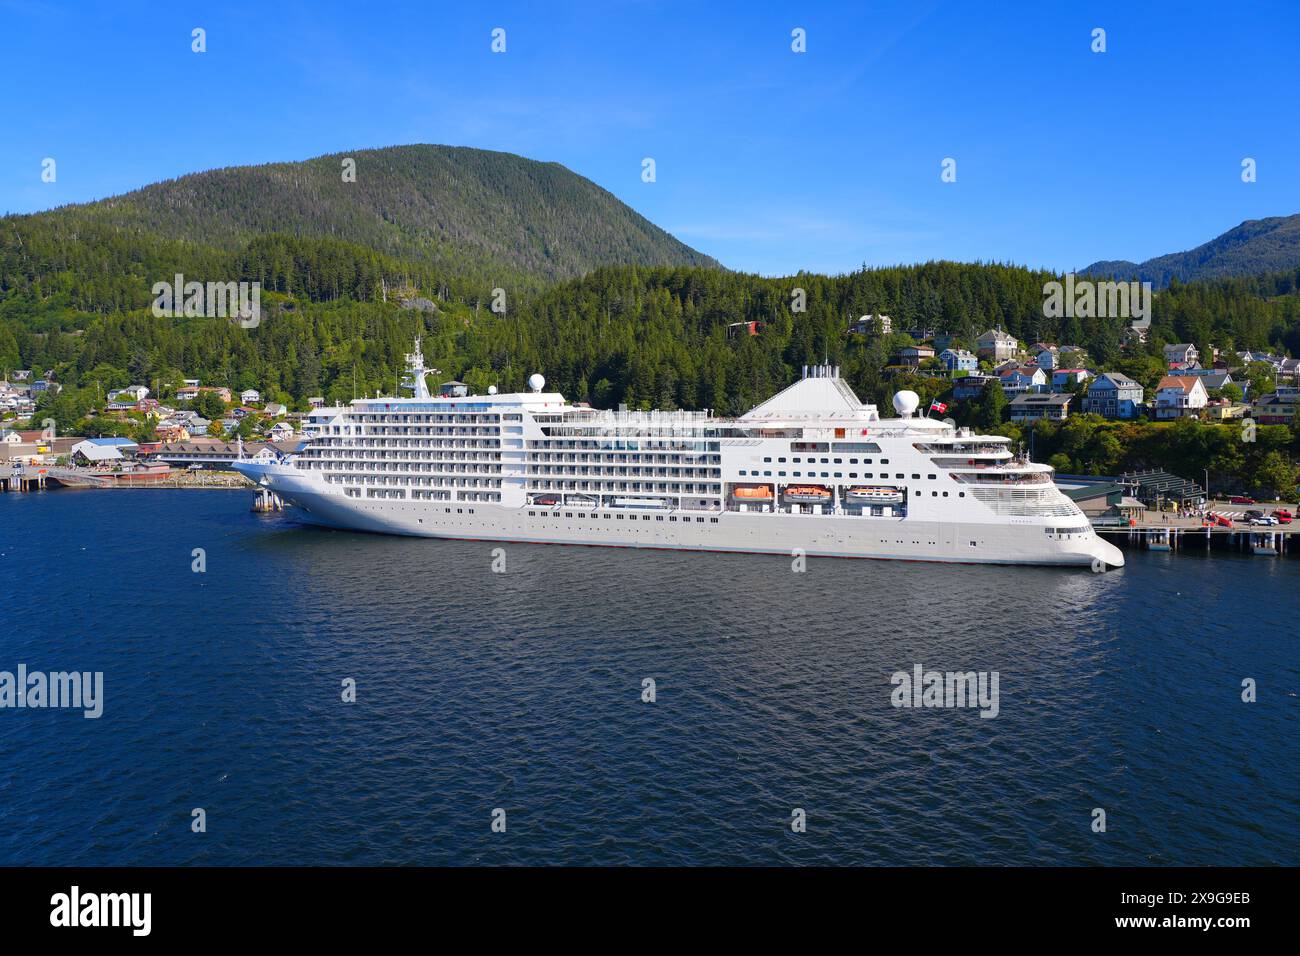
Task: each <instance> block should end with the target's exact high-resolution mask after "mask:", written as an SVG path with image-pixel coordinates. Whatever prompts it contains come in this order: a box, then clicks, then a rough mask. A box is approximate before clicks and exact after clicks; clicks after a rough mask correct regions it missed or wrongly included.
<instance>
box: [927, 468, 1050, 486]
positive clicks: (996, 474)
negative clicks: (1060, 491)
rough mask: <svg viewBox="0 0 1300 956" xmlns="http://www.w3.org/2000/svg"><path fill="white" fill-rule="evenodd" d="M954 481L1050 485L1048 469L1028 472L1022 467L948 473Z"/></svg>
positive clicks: (969, 483) (985, 483)
mask: <svg viewBox="0 0 1300 956" xmlns="http://www.w3.org/2000/svg"><path fill="white" fill-rule="evenodd" d="M949 474H950V475H951V476H952V478H953V480H954V481H958V482H961V483H962V484H964V485H1043V486H1050V485H1051V484H1052V471H1051V469H1050V468H1048V469H1045V470H1043V471H1028V470H1026V469H1025V468H1024V466H1020V467H1017V468H1010V467H992V466H991V467H988V468H976V469H971V470H967V471H953V472H949Z"/></svg>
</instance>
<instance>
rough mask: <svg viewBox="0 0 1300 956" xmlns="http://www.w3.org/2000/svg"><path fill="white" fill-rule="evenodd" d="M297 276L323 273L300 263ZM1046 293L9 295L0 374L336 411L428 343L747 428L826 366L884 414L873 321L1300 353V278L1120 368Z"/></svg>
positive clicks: (1015, 271) (971, 276) (1213, 315)
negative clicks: (164, 302) (860, 330)
mask: <svg viewBox="0 0 1300 956" xmlns="http://www.w3.org/2000/svg"><path fill="white" fill-rule="evenodd" d="M278 241H279V240H277V242H278ZM268 242H269V240H268ZM329 249H330V252H331V253H333V254H337V255H340V256H342V255H344V254H345V253H346V251H347V247H344V246H342V245H340V246H338V247H329ZM302 264H303V268H304V269H305V270H308V271H310V270H315V269H319V268H320V265H319V263H318V262H317V261H316V260H315V259H314V258H310V257H309V258H305V259H304V260H303V263H302ZM1050 278H1052V277H1051V276H1050V275H1049V274H1046V273H1037V272H1030V271H1028V270H1025V269H1020V268H1014V267H1010V266H1001V265H971V264H958V263H950V262H935V263H927V264H925V265H920V266H907V267H892V268H885V269H869V270H864V271H861V272H856V273H852V274H850V275H846V276H836V277H827V276H818V275H807V274H805V275H798V276H792V277H788V278H783V279H768V278H760V277H757V276H752V275H745V274H740V273H730V272H725V271H722V270H716V269H687V268H675V269H674V268H662V267H661V268H645V267H634V266H623V267H608V268H603V269H598V270H596V271H595V272H593V273H591V274H590V275H588V276H585V277H583V278H581V279H576V280H571V281H569V282H565V283H562V284H560V285H557V286H554V287H552V288H550V289H547V290H545V291H544V292H541V293H539V294H537V295H536V296H533V297H530V298H527V299H525V300H523V301H522V302H521V303H519V304H518V305H517V306H513V307H512V308H511V309H510V310H509V311H507V312H506V313H505V314H504V315H497V314H494V313H492V312H490V311H488V310H487V309H481V310H478V311H477V312H476V311H475V310H474V309H473V308H472V307H471V306H469V305H466V304H464V303H460V302H455V301H452V302H442V303H441V307H440V308H439V310H438V311H437V312H432V313H422V312H416V311H413V310H404V309H402V308H400V307H398V306H397V305H395V304H393V303H392V302H388V303H383V302H374V301H357V300H354V299H352V298H349V297H343V298H322V299H316V298H313V297H312V296H311V295H310V294H308V293H298V294H295V295H282V294H279V293H275V292H267V293H265V294H264V295H263V321H262V323H261V325H260V326H259V327H258V328H255V329H244V328H240V327H239V326H238V325H237V324H232V323H230V322H228V321H225V320H221V319H208V318H201V317H198V318H174V319H170V318H165V319H159V318H155V317H154V316H153V315H151V314H150V313H149V311H148V310H147V309H144V308H141V309H135V310H129V311H121V312H113V313H111V314H107V315H98V316H96V315H90V314H85V313H77V312H75V311H72V310H68V309H66V308H64V309H63V310H62V311H61V312H59V313H58V314H57V315H56V314H54V312H53V311H52V309H54V306H53V305H52V302H53V301H54V300H46V301H36V300H33V299H32V298H31V297H30V296H27V295H23V296H17V295H15V296H11V297H9V298H8V299H5V298H3V297H0V318H3V320H4V321H3V324H0V364H3V365H6V366H9V367H14V366H19V367H34V368H38V369H45V368H53V369H55V371H56V375H57V377H58V378H59V380H60V381H62V382H64V383H66V384H67V385H68V386H72V387H75V386H87V385H95V386H98V387H100V388H101V389H106V388H108V387H112V386H117V385H125V384H129V383H131V382H145V383H151V384H152V383H156V382H166V381H179V379H180V378H181V377H182V375H184V376H185V377H198V378H202V379H205V380H207V381H213V382H220V383H223V384H229V385H231V386H238V387H240V388H246V387H254V388H258V389H259V390H261V391H262V392H263V394H264V395H267V396H276V397H282V398H284V399H288V400H291V401H295V402H300V401H301V400H302V399H304V398H305V397H306V396H308V395H316V394H323V395H326V396H327V397H330V398H332V399H339V400H347V399H350V398H352V397H354V396H355V395H361V394H369V393H372V392H374V391H375V390H376V389H382V390H384V391H385V392H389V393H391V392H392V391H393V389H394V388H395V387H396V384H397V375H398V372H399V370H400V366H401V362H402V355H403V354H404V353H405V352H406V351H408V350H409V348H410V343H411V340H412V339H413V337H414V336H415V335H416V334H417V333H419V334H422V335H423V336H424V338H425V346H424V351H425V354H426V356H428V358H429V359H430V361H431V362H432V364H434V365H436V366H437V367H438V368H440V369H441V370H442V371H443V373H444V374H445V375H446V376H448V377H451V376H455V377H458V378H461V379H463V380H465V381H467V382H469V383H470V384H471V385H474V386H475V387H477V388H485V387H486V386H488V385H491V384H495V385H498V386H499V387H501V388H502V389H503V390H506V389H522V388H523V387H524V381H525V379H526V378H527V376H528V375H529V374H530V373H532V372H535V371H541V372H543V373H544V374H545V375H546V376H547V378H548V379H549V380H550V382H551V383H552V385H553V386H554V387H555V388H557V389H558V390H560V391H563V392H564V393H565V394H567V395H568V396H569V397H571V398H573V399H576V400H587V401H591V402H592V403H594V404H596V405H598V406H603V407H611V406H615V405H617V404H618V403H620V402H626V403H628V404H629V405H631V406H634V407H661V408H672V407H683V408H704V407H708V408H714V409H718V410H719V411H722V412H725V413H738V412H743V411H745V410H746V409H747V408H749V407H750V406H751V405H753V404H754V403H756V402H758V401H760V400H762V399H764V398H766V397H768V396H769V395H771V394H772V393H773V392H775V391H777V390H778V389H780V388H781V387H783V386H785V385H787V384H789V382H790V381H791V380H792V379H793V378H794V377H795V376H796V375H797V370H798V368H799V367H800V366H801V365H803V364H808V363H815V362H819V361H822V360H823V359H827V360H829V361H831V362H833V363H837V364H840V365H842V366H843V367H844V371H845V376H846V378H847V379H848V380H849V382H850V384H852V385H853V386H854V387H855V388H856V389H857V390H858V391H859V392H860V394H862V395H863V397H864V398H867V399H873V400H876V401H879V402H882V403H884V402H885V401H886V399H887V397H888V395H889V393H890V392H891V391H892V390H893V389H894V388H897V387H898V386H899V380H898V378H897V376H898V375H900V374H902V373H899V372H896V371H895V370H891V369H890V368H888V366H889V364H890V356H891V354H893V353H894V352H895V351H896V349H897V347H898V346H899V345H900V344H903V343H906V342H908V341H910V340H909V339H908V338H907V336H905V335H902V334H896V335H894V336H890V337H885V338H878V337H874V336H863V335H852V334H847V332H846V330H847V328H848V326H849V324H850V322H851V321H852V320H853V319H854V318H856V317H857V316H859V315H863V314H867V313H871V312H877V313H885V314H889V315H891V316H893V318H894V320H895V323H896V327H898V328H908V327H911V326H912V325H920V326H923V327H929V328H935V329H946V330H951V331H953V332H956V333H957V334H959V335H960V336H961V337H962V339H963V340H964V341H965V342H966V344H968V345H973V343H974V338H975V336H976V335H978V334H979V333H980V332H982V331H984V330H986V329H987V328H989V327H991V326H993V325H1001V326H1002V327H1004V328H1006V329H1008V330H1009V331H1011V332H1012V333H1013V334H1014V335H1016V336H1017V337H1019V338H1020V339H1021V340H1022V341H1034V340H1037V339H1047V340H1052V341H1056V342H1061V343H1072V344H1078V345H1081V346H1083V347H1084V348H1086V349H1087V351H1088V353H1089V356H1090V364H1092V365H1093V366H1094V367H1099V368H1108V367H1114V366H1115V364H1116V363H1118V362H1121V361H1124V362H1133V361H1142V360H1145V361H1149V362H1154V366H1153V367H1154V369H1155V373H1158V372H1159V370H1160V368H1161V367H1162V362H1161V360H1160V358H1159V355H1160V352H1159V347H1160V345H1161V344H1163V343H1166V342H1175V341H1193V342H1196V343H1198V344H1199V345H1201V347H1203V348H1204V347H1206V346H1208V344H1209V343H1210V342H1213V343H1214V344H1215V345H1219V346H1221V347H1226V348H1256V349H1261V348H1272V349H1287V350H1290V351H1293V352H1300V270H1297V271H1295V272H1293V273H1289V274H1284V275H1278V276H1273V277H1269V278H1257V279H1235V280H1225V281H1224V282H1221V283H1212V284H1211V283H1198V284H1190V285H1175V286H1174V287H1172V288H1171V289H1169V290H1167V291H1165V292H1163V293H1161V294H1159V295H1157V296H1156V297H1155V302H1154V309H1153V313H1154V314H1153V320H1152V326H1151V330H1150V334H1149V339H1150V341H1149V343H1148V345H1147V346H1146V347H1145V348H1144V349H1142V350H1139V351H1137V352H1130V353H1128V354H1122V353H1121V350H1120V342H1121V341H1122V338H1123V326H1124V323H1123V322H1122V321H1121V320H1108V319H1106V320H1103V319H1060V320H1055V319H1054V320H1047V319H1044V317H1043V314H1042V313H1043V307H1042V302H1043V293H1042V287H1043V283H1044V282H1045V281H1047V280H1048V279H1050ZM796 290H803V295H804V297H805V298H806V303H805V309H804V310H803V311H796V310H795V309H794V308H792V306H793V305H794V304H795V302H796V301H797V299H796V297H795V295H794V293H795V291H796ZM64 295H65V293H59V295H57V296H55V299H61V298H62V297H64ZM740 321H755V322H759V323H761V326H760V330H759V334H757V335H753V336H751V335H738V336H734V337H729V336H728V334H727V333H728V330H727V326H728V324H729V323H733V322H740ZM911 385H912V387H916V388H918V390H920V391H922V393H923V395H925V394H926V393H927V392H933V391H934V390H936V389H939V388H942V387H945V386H944V384H943V382H942V380H938V379H935V380H929V379H927V380H923V381H918V382H913V383H911Z"/></svg>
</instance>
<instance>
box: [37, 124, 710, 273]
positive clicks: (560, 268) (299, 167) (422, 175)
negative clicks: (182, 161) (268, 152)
mask: <svg viewBox="0 0 1300 956" xmlns="http://www.w3.org/2000/svg"><path fill="white" fill-rule="evenodd" d="M345 159H351V160H354V161H355V181H353V182H347V181H344V176H343V164H344V160H345ZM35 215H36V216H37V217H49V218H59V217H76V218H77V219H79V220H83V221H84V220H89V221H91V222H93V223H94V224H96V225H99V226H109V227H111V228H114V229H116V230H120V231H122V232H125V233H141V232H143V233H147V234H151V235H153V236H155V237H159V238H163V239H169V240H184V241H187V242H191V243H195V244H198V245H203V246H209V247H214V248H217V249H227V250H229V249H235V248H238V247H240V246H241V245H242V244H243V243H246V242H248V241H249V240H251V239H254V238H256V237H258V236H262V235H267V234H272V233H274V234H283V235H288V236H293V237H297V238H306V239H333V240H345V241H347V242H349V243H352V244H354V245H358V246H364V247H367V248H369V249H372V250H374V251H376V252H379V253H382V254H384V255H387V256H392V257H395V258H399V259H406V260H411V261H416V262H421V263H423V264H426V265H429V266H433V267H435V268H438V269H444V270H447V271H449V272H455V273H457V274H466V273H472V274H476V275H481V276H486V277H491V275H492V274H493V273H494V272H497V273H500V274H501V275H502V278H503V281H504V279H505V278H506V277H509V276H511V275H514V274H522V275H526V276H530V277H533V278H535V279H539V280H544V281H554V280H563V279H568V278H573V277H576V276H580V275H584V274H586V273H587V272H590V271H591V270H592V269H595V268H598V267H600V266H607V265H645V266H664V265H670V266H672V265H682V266H706V267H718V263H717V261H716V260H714V259H712V258H710V257H709V256H706V255H704V254H702V253H700V252H697V251H696V250H694V249H692V248H691V247H689V246H687V245H686V244H685V243H683V242H681V241H679V240H678V239H676V238H675V237H673V236H672V235H670V234H669V233H667V232H665V231H664V230H662V229H660V228H659V227H658V226H656V225H654V224H653V223H652V222H650V221H649V220H648V219H646V218H645V217H644V216H642V215H640V214H639V213H637V212H636V211H635V210H633V209H632V208H631V207H629V206H627V205H626V204H625V203H623V202H621V201H620V200H619V199H618V198H616V197H615V196H614V195H613V194H612V193H610V192H608V191H607V190H605V189H602V188H601V187H599V186H597V185H596V184H595V183H593V182H591V181H590V180H588V179H585V178H584V177H582V176H579V175H577V174H576V173H574V172H572V171H570V170H568V169H566V168H565V167H564V166H561V165H560V164H559V163H544V162H537V161H535V160H530V159H525V158H524V157H522V156H516V155H514V154H511V153H502V152H493V151H489V150H481V149H470V148H467V147H459V146H433V145H412V146H394V147H388V148H383V149H368V150H356V151H353V152H348V153H336V154H331V155H327V156H320V157H317V158H315V159H308V160H304V161H301V162H284V163H271V164H268V165H263V166H237V167H229V168H225V169H215V170H210V171H207V172H200V173H192V174H190V175H186V176H182V177H180V178H178V179H173V180H168V181H165V182H161V183H156V184H154V185H151V186H145V187H143V188H141V189H137V190H135V191H133V192H130V193H126V194H124V195H121V196H116V197H113V198H110V199H104V200H99V201H97V202H92V203H85V204H80V205H74V206H66V207H62V208H60V209H56V210H52V211H50V212H45V213H37V214H35Z"/></svg>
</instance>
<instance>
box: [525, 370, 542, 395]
mask: <svg viewBox="0 0 1300 956" xmlns="http://www.w3.org/2000/svg"><path fill="white" fill-rule="evenodd" d="M528 387H529V388H531V389H532V390H533V391H534V392H540V391H541V390H542V389H544V388H545V387H546V379H545V378H543V377H542V376H541V375H539V374H537V373H536V372H534V373H533V374H532V375H530V376H528Z"/></svg>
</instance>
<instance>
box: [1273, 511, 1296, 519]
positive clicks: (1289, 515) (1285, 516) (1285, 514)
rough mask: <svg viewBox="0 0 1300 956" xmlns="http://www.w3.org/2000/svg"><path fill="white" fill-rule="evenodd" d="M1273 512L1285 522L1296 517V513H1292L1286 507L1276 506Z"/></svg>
mask: <svg viewBox="0 0 1300 956" xmlns="http://www.w3.org/2000/svg"><path fill="white" fill-rule="evenodd" d="M1273 514H1274V515H1275V516H1276V517H1278V518H1281V519H1282V521H1283V522H1286V521H1290V520H1291V519H1292V518H1294V517H1295V515H1294V514H1292V513H1291V512H1290V511H1289V510H1288V509H1286V508H1274V509H1273Z"/></svg>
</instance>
